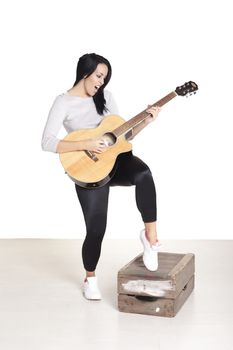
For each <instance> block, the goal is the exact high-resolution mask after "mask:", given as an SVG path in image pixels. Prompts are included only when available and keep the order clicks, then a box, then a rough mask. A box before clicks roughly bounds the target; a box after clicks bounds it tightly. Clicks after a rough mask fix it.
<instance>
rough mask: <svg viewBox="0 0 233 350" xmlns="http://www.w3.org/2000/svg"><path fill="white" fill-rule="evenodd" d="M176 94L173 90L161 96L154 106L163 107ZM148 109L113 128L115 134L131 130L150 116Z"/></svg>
mask: <svg viewBox="0 0 233 350" xmlns="http://www.w3.org/2000/svg"><path fill="white" fill-rule="evenodd" d="M176 96H177V94H176V92H175V91H173V92H171V93H170V94H168V95H166V96H165V97H163V98H161V100H159V101H157V102H156V103H154V104H153V105H152V106H153V107H155V106H159V107H162V106H163V105H165V104H166V103H167V102H169V101H171V100H172V99H173V98H174V97H176ZM152 106H151V107H152ZM146 111H147V109H145V110H144V111H142V112H141V113H139V114H137V115H136V116H135V117H133V118H131V119H130V120H128V121H127V122H125V123H124V124H122V125H120V126H119V127H118V128H116V129H115V130H113V134H114V135H115V136H116V137H119V136H120V135H123V134H125V133H126V132H127V131H129V130H131V129H132V128H133V127H134V126H136V125H137V124H140V123H141V122H142V121H143V120H144V119H146V118H147V117H148V113H147V112H146Z"/></svg>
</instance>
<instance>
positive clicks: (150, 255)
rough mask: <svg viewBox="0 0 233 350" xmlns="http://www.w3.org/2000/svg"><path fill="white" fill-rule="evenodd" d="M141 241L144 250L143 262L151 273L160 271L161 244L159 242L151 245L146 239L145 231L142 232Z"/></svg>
mask: <svg viewBox="0 0 233 350" xmlns="http://www.w3.org/2000/svg"><path fill="white" fill-rule="evenodd" d="M140 240H141V242H142V245H143V248H144V252H143V256H142V260H143V263H144V265H145V267H146V268H147V270H149V271H156V270H157V269H158V250H159V248H160V245H161V244H160V243H159V242H158V241H156V243H155V244H151V243H150V242H149V241H148V239H147V237H146V232H145V229H143V230H142V231H141V232H140Z"/></svg>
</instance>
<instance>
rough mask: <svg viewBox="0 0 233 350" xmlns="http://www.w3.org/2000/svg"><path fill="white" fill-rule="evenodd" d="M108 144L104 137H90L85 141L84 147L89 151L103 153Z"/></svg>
mask: <svg viewBox="0 0 233 350" xmlns="http://www.w3.org/2000/svg"><path fill="white" fill-rule="evenodd" d="M107 147H108V146H107V145H106V143H105V142H104V139H103V138H98V139H89V140H85V141H84V148H85V150H87V151H91V152H95V153H102V152H103V151H105V150H106V148H107Z"/></svg>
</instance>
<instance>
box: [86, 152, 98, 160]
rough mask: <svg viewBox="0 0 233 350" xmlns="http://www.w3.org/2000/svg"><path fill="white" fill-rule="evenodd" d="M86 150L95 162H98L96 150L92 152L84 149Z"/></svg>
mask: <svg viewBox="0 0 233 350" xmlns="http://www.w3.org/2000/svg"><path fill="white" fill-rule="evenodd" d="M84 152H85V153H86V155H87V156H88V157H89V158H91V160H93V161H94V162H98V160H99V158H97V157H96V154H95V153H94V152H91V151H84Z"/></svg>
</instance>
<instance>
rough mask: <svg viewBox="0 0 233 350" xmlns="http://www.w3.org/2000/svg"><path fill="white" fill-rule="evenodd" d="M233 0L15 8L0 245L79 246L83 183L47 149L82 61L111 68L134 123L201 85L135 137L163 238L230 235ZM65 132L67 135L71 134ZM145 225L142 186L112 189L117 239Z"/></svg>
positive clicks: (4, 74) (8, 9)
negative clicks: (93, 58) (139, 203)
mask: <svg viewBox="0 0 233 350" xmlns="http://www.w3.org/2000/svg"><path fill="white" fill-rule="evenodd" d="M230 5H231V1H230V0H229V1H227V0H222V1H203V0H202V1H192V2H190V1H187V0H186V1H183V0H176V1H172V0H171V1H166V0H161V1H155V0H154V1H149V0H144V1H136V0H134V1H124V2H120V1H109V0H99V1H94V0H89V1H83V0H82V1H78V0H75V1H72V0H66V1H59V0H56V1H49V0H48V1H44V2H43V1H33V0H28V1H27V0H21V1H11V0H8V1H5V2H1V5H0V35H1V56H0V57H1V65H0V88H1V91H0V93H1V137H0V143H1V144H0V146H1V181H0V198H1V220H0V237H2V238H10V237H12V238H14V237H16V238H17V237H19V238H21V237H30V238H34V237H39V238H44V237H46V238H47V237H48V238H81V237H84V233H85V228H84V223H83V218H82V212H81V209H80V206H79V203H78V200H77V198H76V193H75V190H74V184H73V183H72V182H71V181H70V180H69V179H68V177H66V175H65V174H64V171H63V169H62V167H61V164H60V161H59V158H58V155H55V154H52V153H48V152H42V150H41V146H40V142H41V135H42V132H43V128H44V125H45V122H46V119H47V115H48V112H49V109H50V107H51V105H52V103H53V101H54V99H55V97H56V96H57V95H58V94H60V93H62V92H64V91H66V90H68V89H69V88H70V87H71V86H72V85H73V82H74V80H75V71H76V64H77V61H78V58H79V57H80V56H81V55H83V54H84V53H91V52H96V53H98V54H101V55H103V56H106V57H107V58H108V59H109V60H110V62H111V64H112V67H113V76H112V80H111V82H110V83H109V85H108V90H110V91H112V93H113V95H114V97H115V99H116V101H117V103H118V106H119V110H120V115H121V116H122V117H123V118H125V119H129V118H131V117H133V116H134V115H136V114H137V113H139V112H141V111H142V110H143V109H145V108H146V107H147V105H148V104H150V103H154V102H156V101H157V100H159V99H160V98H162V97H163V96H164V95H166V94H168V93H170V92H171V91H173V90H174V89H175V88H176V86H178V85H182V84H183V83H184V82H186V81H189V80H193V81H195V82H196V83H197V84H198V85H199V92H198V93H197V94H196V95H195V96H191V97H189V98H185V97H176V98H175V99H173V100H172V101H171V102H169V103H168V104H167V105H165V106H164V107H163V109H162V111H161V113H160V116H159V118H158V119H157V120H156V121H155V122H154V123H153V124H150V126H148V128H147V129H145V130H144V131H143V132H142V133H141V134H140V135H138V136H137V138H135V139H134V141H133V146H134V154H136V155H138V156H139V157H141V158H142V159H143V160H144V161H145V162H146V163H147V164H148V165H149V166H150V168H151V170H152V172H153V175H154V179H155V183H156V188H157V195H158V232H159V238H160V240H163V239H231V238H232V233H233V219H232V198H233V186H232V178H233V170H232V146H233V145H232V143H233V142H232V103H231V94H232V62H233V57H232V52H231V51H230V50H231V46H232V34H231V33H232V30H233V28H232V24H231V23H232V15H231V10H230ZM63 134H64V135H65V133H63ZM142 227H143V225H142V222H141V218H140V215H139V213H138V211H137V209H136V205H135V200H134V188H133V187H130V188H120V187H118V188H112V189H111V194H110V203H109V216H108V228H107V232H106V237H108V238H118V237H119V238H124V237H125V238H135V237H137V236H138V234H139V230H140V229H141V228H142Z"/></svg>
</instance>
